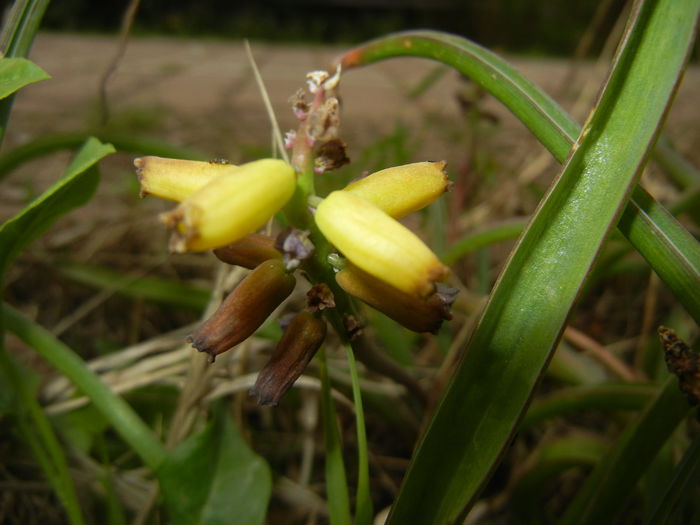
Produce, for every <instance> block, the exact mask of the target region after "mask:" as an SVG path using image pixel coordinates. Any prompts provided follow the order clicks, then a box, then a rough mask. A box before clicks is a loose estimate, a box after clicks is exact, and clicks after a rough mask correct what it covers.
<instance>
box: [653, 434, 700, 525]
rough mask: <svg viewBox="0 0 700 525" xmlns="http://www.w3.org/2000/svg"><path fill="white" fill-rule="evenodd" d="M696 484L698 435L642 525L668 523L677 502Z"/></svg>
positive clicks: (698, 475)
mask: <svg viewBox="0 0 700 525" xmlns="http://www.w3.org/2000/svg"><path fill="white" fill-rule="evenodd" d="M698 482H700V434H698V435H697V436H695V439H694V440H693V442H692V443H691V445H690V446H689V447H688V449H687V450H686V451H685V454H683V458H682V459H681V461H680V463H678V466H677V467H676V471H675V475H674V477H673V481H672V482H671V484H670V485H669V486H668V487H667V488H666V492H665V493H664V495H663V496H662V497H661V500H660V501H659V503H658V506H657V507H656V508H655V509H654V511H653V512H652V513H651V514H650V515H649V516H648V517H647V518H646V519H645V520H644V525H654V524H655V523H668V522H669V519H670V518H671V514H672V513H673V510H674V508H675V506H676V505H677V503H678V501H679V500H681V498H682V497H683V496H684V495H685V494H686V493H687V492H689V491H690V490H692V488H693V487H694V486H695V487H697V483H698ZM691 497H692V496H691Z"/></svg>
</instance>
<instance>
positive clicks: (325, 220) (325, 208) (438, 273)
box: [316, 190, 449, 297]
mask: <svg viewBox="0 0 700 525" xmlns="http://www.w3.org/2000/svg"><path fill="white" fill-rule="evenodd" d="M316 224H317V225H318V227H319V229H320V230H321V232H322V233H323V235H324V236H325V237H326V239H328V241H329V242H330V243H332V244H334V245H335V246H336V248H338V250H340V251H341V252H342V253H343V255H345V257H347V258H348V259H349V260H350V262H352V263H353V264H354V265H355V266H357V267H358V268H360V269H361V270H364V271H365V272H367V273H368V274H370V275H373V276H374V277H376V278H377V279H380V280H382V281H384V282H386V283H389V284H390V285H391V286H393V287H394V288H397V289H399V290H401V291H403V292H406V293H408V294H412V295H416V296H418V297H426V296H428V295H430V294H431V293H432V292H433V291H434V289H435V282H437V281H442V280H443V279H445V278H446V277H447V274H448V272H449V270H448V269H447V267H446V266H444V265H443V264H442V263H441V262H440V261H439V260H438V258H437V256H436V255H435V254H434V253H433V252H432V251H430V248H428V247H427V246H426V245H425V244H423V242H422V241H421V240H420V239H419V238H418V237H416V236H415V235H414V234H413V233H412V232H411V231H410V230H408V229H407V228H406V227H404V226H403V225H401V224H400V223H398V222H397V221H395V220H394V219H392V218H391V217H389V215H387V214H386V213H384V212H383V211H382V210H380V209H379V208H377V207H376V206H374V205H373V204H370V203H369V202H367V201H366V200H364V199H361V198H360V197H357V196H355V195H353V194H352V193H348V192H346V191H343V190H341V191H334V192H333V193H331V194H330V195H329V196H328V197H326V198H325V199H324V200H323V201H322V202H321V204H319V205H318V208H317V209H316Z"/></svg>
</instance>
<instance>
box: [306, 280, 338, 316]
mask: <svg viewBox="0 0 700 525" xmlns="http://www.w3.org/2000/svg"><path fill="white" fill-rule="evenodd" d="M306 307H307V308H308V309H309V311H311V312H320V311H321V310H325V309H326V308H335V297H333V292H332V291H331V289H330V288H328V285H327V284H326V283H319V284H315V285H313V286H312V287H311V288H310V289H309V291H308V292H306Z"/></svg>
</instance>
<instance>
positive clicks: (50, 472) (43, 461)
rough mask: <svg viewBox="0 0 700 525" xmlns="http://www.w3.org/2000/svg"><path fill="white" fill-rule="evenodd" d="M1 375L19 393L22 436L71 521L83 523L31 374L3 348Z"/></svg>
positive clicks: (0, 351)
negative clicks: (33, 386)
mask: <svg viewBox="0 0 700 525" xmlns="http://www.w3.org/2000/svg"><path fill="white" fill-rule="evenodd" d="M2 345H3V341H0V346H2ZM0 377H3V378H4V381H5V382H6V383H7V384H8V385H10V386H11V388H12V390H13V391H14V395H15V396H16V403H15V405H14V408H15V410H14V412H15V418H16V419H15V422H16V424H17V430H18V431H19V434H20V437H21V439H23V440H24V441H25V442H26V443H27V444H28V445H29V448H30V449H31V451H32V454H33V456H34V458H35V459H36V460H37V462H38V463H39V465H40V466H41V469H42V470H43V472H44V475H45V476H46V480H47V481H48V482H49V484H50V485H51V487H52V488H53V490H54V491H55V492H56V495H57V496H58V499H59V500H60V502H61V504H62V505H63V508H64V509H65V511H66V515H67V517H68V520H69V521H70V523H71V524H73V525H82V524H83V523H85V520H84V518H83V515H82V512H81V510H80V503H79V501H78V497H77V495H76V492H75V486H74V485H73V481H72V479H71V477H70V472H69V470H68V462H67V460H66V456H65V454H64V453H63V449H62V448H61V444H60V442H59V441H58V438H57V437H56V434H55V433H54V431H53V428H52V426H51V423H50V422H49V420H48V418H47V417H46V414H44V411H43V410H42V409H41V406H40V405H39V402H38V401H37V397H36V392H34V391H33V389H32V388H31V386H30V383H31V381H30V380H29V379H30V378H29V377H28V374H27V373H23V371H22V369H21V368H20V366H19V365H18V364H17V363H16V362H15V361H14V360H13V359H12V358H11V357H10V355H9V353H8V352H7V351H6V350H5V348H0Z"/></svg>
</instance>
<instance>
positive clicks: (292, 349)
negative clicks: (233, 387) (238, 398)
mask: <svg viewBox="0 0 700 525" xmlns="http://www.w3.org/2000/svg"><path fill="white" fill-rule="evenodd" d="M325 337H326V323H325V321H323V320H322V319H319V318H318V317H315V316H314V315H313V314H311V313H309V312H301V313H299V314H297V315H296V317H294V319H293V320H292V322H291V323H290V325H289V326H288V327H287V329H286V330H285V332H284V334H283V335H282V338H281V339H280V341H279V343H277V348H276V349H275V353H274V354H273V355H272V357H271V358H270V360H269V361H268V362H267V364H266V365H265V367H264V368H263V369H262V370H261V371H260V374H258V379H257V381H256V382H255V386H254V387H253V388H252V389H251V390H250V395H252V396H256V397H257V399H258V404H259V405H272V406H277V404H278V403H279V401H280V399H281V398H282V396H283V395H284V394H285V392H287V390H289V388H290V387H291V386H292V385H293V384H294V381H296V380H297V378H298V377H299V376H300V375H301V374H302V372H303V371H304V369H305V368H306V366H307V365H308V364H309V362H310V361H311V359H312V358H313V356H314V354H315V353H316V352H317V351H318V349H319V348H320V347H321V344H322V343H323V339H324V338H325Z"/></svg>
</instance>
